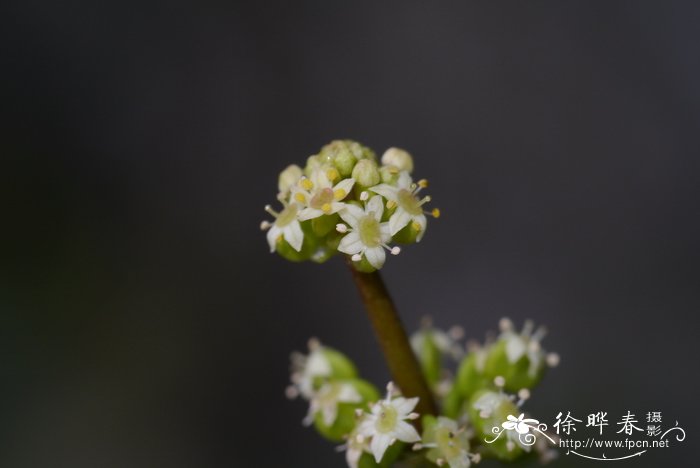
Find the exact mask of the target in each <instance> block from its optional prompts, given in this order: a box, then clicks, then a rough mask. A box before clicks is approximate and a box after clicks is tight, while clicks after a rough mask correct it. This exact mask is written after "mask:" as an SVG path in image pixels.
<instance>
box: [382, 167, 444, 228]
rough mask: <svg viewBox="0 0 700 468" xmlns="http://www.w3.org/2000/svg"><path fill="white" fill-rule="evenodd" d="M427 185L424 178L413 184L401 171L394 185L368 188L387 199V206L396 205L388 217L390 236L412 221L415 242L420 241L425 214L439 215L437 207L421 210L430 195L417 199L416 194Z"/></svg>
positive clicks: (404, 172)
mask: <svg viewBox="0 0 700 468" xmlns="http://www.w3.org/2000/svg"><path fill="white" fill-rule="evenodd" d="M427 186H428V182H427V181H426V180H425V179H422V180H420V181H418V183H417V184H414V183H413V181H412V180H411V176H410V175H409V174H408V172H407V171H401V172H400V173H399V177H398V180H397V181H396V186H393V185H389V184H379V185H375V186H374V187H371V188H370V189H369V190H371V191H372V192H374V193H378V194H379V195H381V196H383V197H384V198H386V199H387V200H389V201H388V203H387V207H388V208H393V207H394V206H396V211H395V212H394V214H393V215H391V218H390V219H389V232H390V234H391V235H392V236H393V235H395V234H396V233H397V232H399V231H400V230H401V229H403V228H404V227H405V226H406V225H408V223H412V226H413V228H414V229H415V230H416V231H418V236H417V237H416V242H420V240H421V239H422V238H423V234H425V229H426V227H427V220H426V218H425V215H426V214H431V215H432V216H434V217H436V218H437V217H439V216H440V210H438V209H437V208H435V209H434V210H433V211H432V212H430V213H428V212H425V211H423V205H424V204H425V203H427V202H429V201H430V197H429V196H425V197H423V198H421V199H419V198H418V196H417V195H418V193H419V192H420V191H421V189H423V188H425V187H427Z"/></svg>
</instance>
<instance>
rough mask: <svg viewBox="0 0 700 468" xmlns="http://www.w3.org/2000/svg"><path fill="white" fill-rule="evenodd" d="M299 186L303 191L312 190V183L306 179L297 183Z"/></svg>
mask: <svg viewBox="0 0 700 468" xmlns="http://www.w3.org/2000/svg"><path fill="white" fill-rule="evenodd" d="M299 185H301V188H303V189H304V190H311V189H312V188H314V183H313V182H311V181H310V180H309V179H307V178H306V177H304V178H303V179H301V180H300V181H299Z"/></svg>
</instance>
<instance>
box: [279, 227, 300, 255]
mask: <svg viewBox="0 0 700 468" xmlns="http://www.w3.org/2000/svg"><path fill="white" fill-rule="evenodd" d="M282 231H283V232H284V239H285V240H286V241H287V242H289V245H291V246H292V248H294V250H296V251H297V252H299V251H300V250H301V244H302V242H304V231H302V230H301V226H300V225H299V221H296V220H295V221H292V222H291V223H289V224H288V225H286V226H285V227H283V228H282Z"/></svg>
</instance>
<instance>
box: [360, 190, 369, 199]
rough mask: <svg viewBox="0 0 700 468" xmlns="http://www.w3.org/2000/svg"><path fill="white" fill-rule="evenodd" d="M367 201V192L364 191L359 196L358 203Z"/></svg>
mask: <svg viewBox="0 0 700 468" xmlns="http://www.w3.org/2000/svg"><path fill="white" fill-rule="evenodd" d="M368 199H369V192H367V191H364V192H362V193H361V194H360V201H367V200H368Z"/></svg>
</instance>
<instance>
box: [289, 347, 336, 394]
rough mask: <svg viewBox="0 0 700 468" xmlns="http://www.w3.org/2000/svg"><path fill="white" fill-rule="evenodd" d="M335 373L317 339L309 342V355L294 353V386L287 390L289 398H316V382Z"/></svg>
mask: <svg viewBox="0 0 700 468" xmlns="http://www.w3.org/2000/svg"><path fill="white" fill-rule="evenodd" d="M332 372H333V368H332V366H331V363H330V361H329V360H328V358H327V357H326V356H325V355H324V354H323V346H321V343H319V342H318V340H317V339H311V340H309V354H308V355H303V354H301V353H298V352H295V353H292V386H291V387H289V388H288V389H287V393H288V395H289V396H291V397H294V396H298V395H301V396H302V397H303V398H305V399H307V400H310V399H312V398H313V396H314V393H315V392H314V382H315V381H317V380H318V379H319V378H323V377H328V376H330V375H331V373H332Z"/></svg>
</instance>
